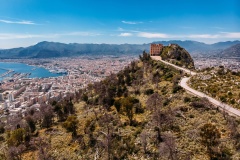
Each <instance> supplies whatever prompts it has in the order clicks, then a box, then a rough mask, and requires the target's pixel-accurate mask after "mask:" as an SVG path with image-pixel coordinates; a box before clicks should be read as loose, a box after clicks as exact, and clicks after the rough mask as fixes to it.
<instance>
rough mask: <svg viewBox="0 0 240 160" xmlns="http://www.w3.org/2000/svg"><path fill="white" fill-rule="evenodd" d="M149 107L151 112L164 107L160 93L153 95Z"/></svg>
mask: <svg viewBox="0 0 240 160" xmlns="http://www.w3.org/2000/svg"><path fill="white" fill-rule="evenodd" d="M147 107H148V109H150V110H151V111H156V110H157V108H161V107H162V98H161V97H160V95H159V94H158V93H154V94H152V95H151V96H150V97H149V98H148V100H147Z"/></svg>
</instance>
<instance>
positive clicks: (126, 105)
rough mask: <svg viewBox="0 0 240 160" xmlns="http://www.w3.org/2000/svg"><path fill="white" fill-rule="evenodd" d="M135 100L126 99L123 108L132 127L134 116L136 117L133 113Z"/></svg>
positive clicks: (123, 100) (123, 101)
mask: <svg viewBox="0 0 240 160" xmlns="http://www.w3.org/2000/svg"><path fill="white" fill-rule="evenodd" d="M133 100H134V99H133V98H132V97H126V98H123V99H122V102H121V103H122V106H123V108H124V109H125V111H126V115H127V117H128V119H129V122H130V125H132V122H133V116H134V112H133V106H134V105H133Z"/></svg>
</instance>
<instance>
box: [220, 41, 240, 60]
mask: <svg viewBox="0 0 240 160" xmlns="http://www.w3.org/2000/svg"><path fill="white" fill-rule="evenodd" d="M219 56H221V57H240V43H239V44H236V45H233V46H231V47H229V48H227V49H224V50H223V51H222V52H220V54H219Z"/></svg>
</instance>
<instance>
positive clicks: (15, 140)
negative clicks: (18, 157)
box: [7, 128, 26, 146]
mask: <svg viewBox="0 0 240 160" xmlns="http://www.w3.org/2000/svg"><path fill="white" fill-rule="evenodd" d="M25 135H26V131H25V130H24V129H23V128H18V129H15V130H13V131H12V132H11V133H9V138H8V140H7V143H8V145H9V146H19V145H20V144H21V143H23V141H24V138H25Z"/></svg>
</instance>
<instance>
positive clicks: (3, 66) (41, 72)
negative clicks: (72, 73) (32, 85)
mask: <svg viewBox="0 0 240 160" xmlns="http://www.w3.org/2000/svg"><path fill="white" fill-rule="evenodd" d="M8 70H13V71H14V73H31V74H30V75H29V78H47V77H58V76H62V74H57V73H52V72H50V71H49V70H47V69H45V68H42V67H35V66H29V65H26V64H23V63H10V62H0V75H2V74H4V73H6V72H8ZM4 78H5V77H4ZM0 80H2V78H0Z"/></svg>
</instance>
